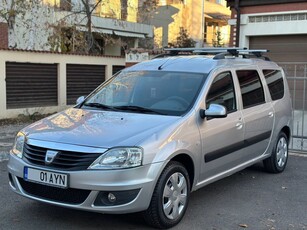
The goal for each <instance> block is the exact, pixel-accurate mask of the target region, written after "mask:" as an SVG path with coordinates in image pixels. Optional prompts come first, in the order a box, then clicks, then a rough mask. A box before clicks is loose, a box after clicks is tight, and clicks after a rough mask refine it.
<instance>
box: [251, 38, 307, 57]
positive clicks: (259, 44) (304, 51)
mask: <svg viewBox="0 0 307 230" xmlns="http://www.w3.org/2000/svg"><path fill="white" fill-rule="evenodd" d="M249 48H250V49H268V50H270V52H269V53H268V54H267V56H268V57H270V58H271V59H272V60H273V61H275V62H307V35H284V36H260V37H250V39H249Z"/></svg>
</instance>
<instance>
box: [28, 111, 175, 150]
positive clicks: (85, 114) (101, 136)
mask: <svg viewBox="0 0 307 230" xmlns="http://www.w3.org/2000/svg"><path fill="white" fill-rule="evenodd" d="M179 119H180V117H175V116H162V115H152V114H137V113H122V112H111V111H96V110H84V109H76V108H70V109H67V110H65V111H63V112H60V113H57V114H55V115H52V116H50V117H47V118H45V119H42V120H40V121H38V122H35V123H33V124H32V125H29V126H28V127H26V128H25V129H24V130H23V132H24V133H25V135H26V136H27V138H29V139H35V140H41V141H48V142H58V143H65V144H73V145H82V146H91V147H99V148H111V147H114V146H134V145H137V143H139V142H140V141H142V140H143V139H145V138H146V137H148V136H149V135H152V134H153V133H156V132H158V131H159V130H161V129H163V128H166V126H168V125H170V124H173V123H174V122H176V121H177V120H179Z"/></svg>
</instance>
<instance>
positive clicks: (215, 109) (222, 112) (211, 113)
mask: <svg viewBox="0 0 307 230" xmlns="http://www.w3.org/2000/svg"><path fill="white" fill-rule="evenodd" d="M199 115H200V117H201V118H202V119H204V118H205V117H207V118H223V117H227V110H226V108H225V106H222V105H218V104H210V106H209V108H208V109H206V110H204V109H201V110H200V111H199Z"/></svg>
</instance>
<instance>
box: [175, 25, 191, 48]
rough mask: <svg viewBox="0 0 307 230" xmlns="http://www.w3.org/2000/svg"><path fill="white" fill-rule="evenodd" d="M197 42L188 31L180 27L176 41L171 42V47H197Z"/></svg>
mask: <svg viewBox="0 0 307 230" xmlns="http://www.w3.org/2000/svg"><path fill="white" fill-rule="evenodd" d="M195 44H196V42H195V41H194V40H193V39H192V38H191V37H190V36H189V34H188V31H187V30H186V29H184V28H183V27H180V31H179V34H178V36H177V38H176V40H175V42H174V43H169V46H170V47H175V48H184V47H195Z"/></svg>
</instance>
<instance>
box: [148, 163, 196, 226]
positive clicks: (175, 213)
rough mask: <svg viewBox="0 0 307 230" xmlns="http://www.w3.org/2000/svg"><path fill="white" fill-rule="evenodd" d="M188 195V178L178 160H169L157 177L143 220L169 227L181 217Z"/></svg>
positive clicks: (150, 223)
mask: <svg viewBox="0 0 307 230" xmlns="http://www.w3.org/2000/svg"><path fill="white" fill-rule="evenodd" d="M189 197H190V179H189V174H188V172H187V170H186V169H185V167H184V166H183V165H182V164H180V163H179V162H175V161H171V162H169V163H168V164H167V165H166V167H165V168H164V170H163V171H162V173H161V176H160V177H159V179H158V182H157V184H156V187H155V190H154V192H153V195H152V198H151V202H150V205H149V207H148V209H147V210H146V211H144V212H143V217H144V220H145V221H146V222H147V223H148V224H149V225H151V226H153V227H155V228H160V229H163V228H171V227H173V226H175V225H177V224H178V223H179V222H180V221H181V219H182V218H183V216H184V214H185V211H186V209H187V207H188V203H189Z"/></svg>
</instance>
